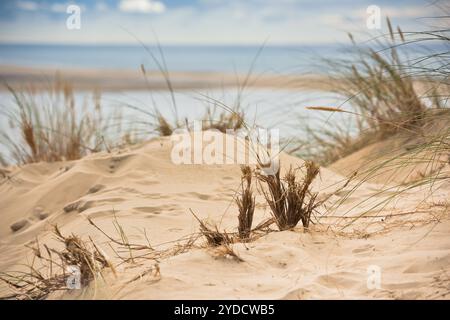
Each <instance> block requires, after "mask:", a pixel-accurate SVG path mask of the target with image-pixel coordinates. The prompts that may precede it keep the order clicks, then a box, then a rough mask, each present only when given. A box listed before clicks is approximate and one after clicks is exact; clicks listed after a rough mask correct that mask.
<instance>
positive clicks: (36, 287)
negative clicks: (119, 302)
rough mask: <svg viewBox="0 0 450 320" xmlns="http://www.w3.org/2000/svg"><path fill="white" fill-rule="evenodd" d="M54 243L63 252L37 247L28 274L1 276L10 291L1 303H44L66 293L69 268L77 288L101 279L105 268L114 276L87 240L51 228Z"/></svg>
mask: <svg viewBox="0 0 450 320" xmlns="http://www.w3.org/2000/svg"><path fill="white" fill-rule="evenodd" d="M54 234H55V235H56V239H57V240H58V241H59V242H61V243H62V244H63V245H64V249H63V250H58V249H53V248H49V247H48V246H46V245H44V246H43V248H44V250H43V248H41V247H40V245H39V243H37V245H36V247H31V249H32V250H33V254H34V257H33V261H32V263H31V264H30V265H29V266H28V271H26V272H23V271H20V272H10V273H1V274H0V280H2V281H4V282H5V283H7V284H8V285H9V286H10V288H11V289H12V290H13V293H12V294H11V295H8V296H6V297H2V298H5V299H20V300H22V299H33V300H35V299H44V298H46V297H47V296H48V295H49V294H50V293H52V292H55V291H58V290H68V289H69V288H68V286H67V281H68V279H69V278H68V277H69V276H70V274H68V273H67V272H68V268H69V267H77V268H78V270H79V271H80V284H81V286H87V285H88V284H89V283H90V282H91V281H94V280H96V279H97V278H98V277H103V274H102V272H103V270H104V269H105V268H109V269H111V270H112V272H113V273H115V270H114V267H113V265H112V264H111V263H110V262H109V260H108V259H107V258H106V257H105V255H104V254H103V253H102V251H101V250H100V249H99V248H98V247H97V245H96V244H95V243H94V242H93V241H92V239H89V241H83V240H82V239H81V238H80V237H78V236H76V235H73V234H72V235H70V236H64V235H63V234H62V233H61V231H60V230H59V228H58V227H57V226H55V227H54Z"/></svg>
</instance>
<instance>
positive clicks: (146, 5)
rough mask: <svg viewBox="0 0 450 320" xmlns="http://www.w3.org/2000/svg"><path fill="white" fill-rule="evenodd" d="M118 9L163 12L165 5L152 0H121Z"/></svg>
mask: <svg viewBox="0 0 450 320" xmlns="http://www.w3.org/2000/svg"><path fill="white" fill-rule="evenodd" d="M119 9H120V10H121V11H125V12H142V13H163V12H164V11H166V6H165V5H164V3H162V2H160V1H154V0H121V1H120V3H119Z"/></svg>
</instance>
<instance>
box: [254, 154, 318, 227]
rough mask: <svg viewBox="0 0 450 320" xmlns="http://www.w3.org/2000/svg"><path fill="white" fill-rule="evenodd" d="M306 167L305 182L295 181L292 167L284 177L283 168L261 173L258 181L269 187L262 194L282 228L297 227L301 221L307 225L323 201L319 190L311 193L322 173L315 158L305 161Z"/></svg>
mask: <svg viewBox="0 0 450 320" xmlns="http://www.w3.org/2000/svg"><path fill="white" fill-rule="evenodd" d="M305 167H306V174H305V178H304V179H303V181H302V182H298V181H296V176H295V171H294V170H292V168H291V169H290V170H289V172H288V173H287V174H286V176H285V178H284V179H283V180H282V179H281V178H280V171H278V172H277V173H276V174H274V175H263V174H260V175H258V179H259V181H260V182H262V183H264V184H265V185H266V187H267V191H266V190H264V189H263V194H264V197H265V199H266V201H267V203H268V204H269V206H270V209H271V211H272V215H273V217H274V219H275V222H276V224H277V226H278V228H279V230H280V231H283V230H288V229H292V228H294V227H296V226H297V224H298V223H299V221H302V224H303V227H304V228H308V227H309V223H310V220H311V214H312V212H313V210H314V209H315V208H317V206H318V205H319V204H320V203H319V202H316V197H317V194H316V193H314V194H311V193H310V190H309V187H310V185H311V183H312V182H313V181H314V179H315V178H316V176H317V175H318V173H319V167H318V166H317V165H316V164H315V163H314V162H312V161H307V162H305ZM307 198H309V199H308V200H307Z"/></svg>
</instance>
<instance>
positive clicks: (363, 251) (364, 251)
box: [352, 244, 375, 256]
mask: <svg viewBox="0 0 450 320" xmlns="http://www.w3.org/2000/svg"><path fill="white" fill-rule="evenodd" d="M373 251H375V247H374V246H373V245H371V244H367V245H364V246H362V247H359V248H356V249H353V250H352V253H353V254H357V255H363V256H366V255H369V254H370V253H372V252H373Z"/></svg>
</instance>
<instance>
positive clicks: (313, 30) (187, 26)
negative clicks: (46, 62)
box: [0, 0, 448, 45]
mask: <svg viewBox="0 0 450 320" xmlns="http://www.w3.org/2000/svg"><path fill="white" fill-rule="evenodd" d="M433 2H435V1H433ZM430 3H431V1H423V0H397V1H387V0H340V1H332V0H324V1H320V0H226V1H223V0H98V1H87V0H76V1H64V0H63V1H56V0H6V1H5V0H3V1H0V42H3V43H11V42H15V43H89V44H95V43H102V44H119V43H130V44H133V43H136V39H135V38H138V39H140V40H142V41H144V42H149V43H151V42H154V39H155V38H154V33H155V34H157V35H158V38H159V40H160V41H161V42H162V43H163V44H207V45H209V44H261V43H262V42H264V41H265V40H267V41H268V43H269V44H326V43H334V42H343V41H346V31H351V32H353V33H356V34H365V35H366V36H367V33H370V34H373V33H374V31H371V30H368V29H367V27H366V19H367V16H368V14H367V12H366V10H367V7H368V6H369V5H377V6H378V7H379V8H380V9H381V15H382V17H383V20H382V30H381V31H376V32H383V31H384V30H385V28H386V26H385V23H384V17H385V16H390V17H391V19H392V20H393V22H394V23H395V24H399V25H401V26H402V29H403V30H418V29H423V28H424V27H426V25H427V19H423V17H427V16H433V15H439V14H442V13H441V10H440V9H439V5H445V1H438V3H437V5H435V4H433V5H431V4H430ZM69 4H76V5H78V6H80V8H81V29H80V30H68V29H67V28H66V19H67V17H68V16H69V15H68V14H67V13H66V8H67V6H68V5H69ZM447 14H448V12H447Z"/></svg>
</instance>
